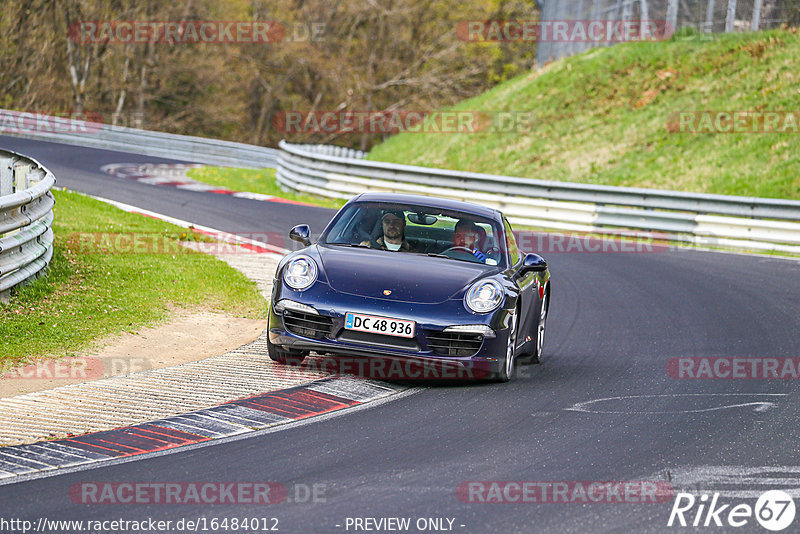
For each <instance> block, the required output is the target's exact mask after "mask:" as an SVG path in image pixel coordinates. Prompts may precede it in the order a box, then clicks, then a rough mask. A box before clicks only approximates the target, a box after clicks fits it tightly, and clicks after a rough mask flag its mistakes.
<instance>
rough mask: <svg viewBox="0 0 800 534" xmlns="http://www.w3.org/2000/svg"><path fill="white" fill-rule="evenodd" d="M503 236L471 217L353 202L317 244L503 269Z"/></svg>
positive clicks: (495, 227)
mask: <svg viewBox="0 0 800 534" xmlns="http://www.w3.org/2000/svg"><path fill="white" fill-rule="evenodd" d="M502 236H503V232H502V227H501V226H500V225H499V224H498V223H497V222H495V221H493V220H491V219H487V218H485V217H481V216H478V215H474V214H472V213H467V212H460V211H455V210H444V209H441V208H431V207H428V206H415V205H409V204H397V203H376V202H356V203H354V204H351V205H350V206H348V207H347V208H345V209H344V210H343V211H342V212H341V213H340V214H339V216H338V217H337V219H336V221H335V222H334V224H333V226H331V227H330V228H329V229H328V231H327V232H326V233H325V234H324V235H323V236H321V237H322V239H321V241H320V242H321V243H322V244H325V245H334V246H337V245H338V246H349V247H364V248H374V249H381V250H389V251H396V252H404V253H409V254H425V255H429V256H441V257H445V258H449V259H453V260H458V261H465V262H470V263H480V264H484V265H500V266H501V267H505V263H506V261H505V256H504V254H503V247H502V243H503V242H504V241H503V237H502Z"/></svg>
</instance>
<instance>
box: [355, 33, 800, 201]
mask: <svg viewBox="0 0 800 534" xmlns="http://www.w3.org/2000/svg"><path fill="white" fill-rule="evenodd" d="M798 58H800V33H799V32H798V31H797V30H796V29H794V30H788V31H786V30H780V31H777V30H776V31H769V32H761V33H747V34H730V35H715V36H714V37H713V38H711V39H710V40H701V39H699V38H697V36H695V38H691V36H687V35H686V34H684V35H683V36H677V35H676V36H675V37H673V39H672V40H671V41H668V42H653V43H630V44H624V45H619V46H615V47H611V48H602V49H596V50H592V51H589V52H587V53H584V54H581V55H578V56H575V57H572V58H568V59H566V60H563V61H559V62H555V63H553V64H551V65H549V66H547V67H546V68H544V69H542V70H541V71H537V72H532V73H529V74H527V75H523V76H520V77H517V78H515V79H513V80H511V81H509V82H507V83H505V84H503V85H500V86H498V87H496V88H495V89H493V90H491V91H489V92H487V93H485V94H482V95H480V96H478V97H476V98H473V99H470V100H467V101H464V102H462V103H460V104H459V105H458V106H457V107H456V108H454V109H457V110H482V111H509V112H515V111H516V112H519V111H523V112H532V113H533V115H534V116H535V121H534V122H533V126H532V128H530V129H529V131H527V132H520V133H470V134H442V133H439V134H435V133H406V134H401V135H397V136H394V137H392V138H389V139H388V140H387V141H386V142H384V143H383V144H381V145H378V146H377V147H375V148H374V149H373V150H372V152H371V153H370V155H369V157H370V159H373V160H382V161H392V162H399V163H408V164H412V165H425V166H433V167H441V168H449V169H464V170H470V171H477V172H487V173H493V174H506V175H513V176H524V177H531V178H540V179H546V180H560V181H574V182H584V183H595V184H608V185H624V186H641V187H652V188H659V189H676V190H684V191H698V192H708V193H720V194H731V195H748V196H761V197H778V198H800V133H713V134H709V133H698V134H692V133H676V132H674V131H670V130H674V129H675V128H674V126H675V123H674V122H673V123H672V126H673V127H672V128H670V127H669V126H668V122H670V121H674V119H675V115H674V114H675V113H679V112H685V111H696V110H713V111H756V112H763V111H777V110H779V111H791V112H795V114H796V115H797V116H798V117H800V69H799V68H798V66H799V65H798ZM781 124H784V125H785V123H783V120H781ZM788 131H793V130H792V129H789V130H788Z"/></svg>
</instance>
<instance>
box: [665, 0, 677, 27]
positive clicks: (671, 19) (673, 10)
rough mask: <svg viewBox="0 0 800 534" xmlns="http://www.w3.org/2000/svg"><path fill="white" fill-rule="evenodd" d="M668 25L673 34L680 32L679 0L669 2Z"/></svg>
mask: <svg viewBox="0 0 800 534" xmlns="http://www.w3.org/2000/svg"><path fill="white" fill-rule="evenodd" d="M667 24H668V25H669V27H670V29H671V30H672V31H673V32H676V31H678V0H669V3H668V4H667Z"/></svg>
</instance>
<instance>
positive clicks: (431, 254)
mask: <svg viewBox="0 0 800 534" xmlns="http://www.w3.org/2000/svg"><path fill="white" fill-rule="evenodd" d="M428 256H430V257H431V258H447V259H448V260H456V261H464V260H459V259H458V258H454V257H452V256H445V255H444V254H437V253H436V252H428Z"/></svg>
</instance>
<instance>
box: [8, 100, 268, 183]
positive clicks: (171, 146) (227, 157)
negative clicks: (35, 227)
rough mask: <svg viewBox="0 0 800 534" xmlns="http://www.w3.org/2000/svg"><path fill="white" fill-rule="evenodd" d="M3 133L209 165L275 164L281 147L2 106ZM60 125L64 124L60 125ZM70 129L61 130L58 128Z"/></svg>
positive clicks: (252, 165) (260, 166)
mask: <svg viewBox="0 0 800 534" xmlns="http://www.w3.org/2000/svg"><path fill="white" fill-rule="evenodd" d="M8 124H12V125H15V126H16V127H14V128H0V135H13V136H16V137H24V138H27V139H37V140H41V141H52V142H56V143H64V144H68V145H77V146H85V147H90V148H101V149H105V150H115V151H119V152H130V153H133V154H144V155H147V156H156V157H160V158H170V159H177V160H183V161H190V162H194V163H203V164H206V165H219V166H227V167H251V168H255V169H258V168H263V167H274V166H275V163H276V158H277V154H278V151H277V150H275V149H274V148H267V147H262V146H256V145H248V144H245V143H234V142H232V141H222V140H219V139H208V138H205V137H194V136H189V135H177V134H170V133H164V132H152V131H149V130H140V129H138V128H128V127H123V126H114V125H112V124H100V123H96V122H90V121H86V122H82V121H80V120H79V119H77V118H75V116H72V117H70V118H69V119H64V118H61V117H51V116H45V115H36V114H32V113H25V112H21V111H10V110H5V109H0V125H8ZM59 126H61V128H59ZM60 129H61V130H68V131H59V130H60Z"/></svg>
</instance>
